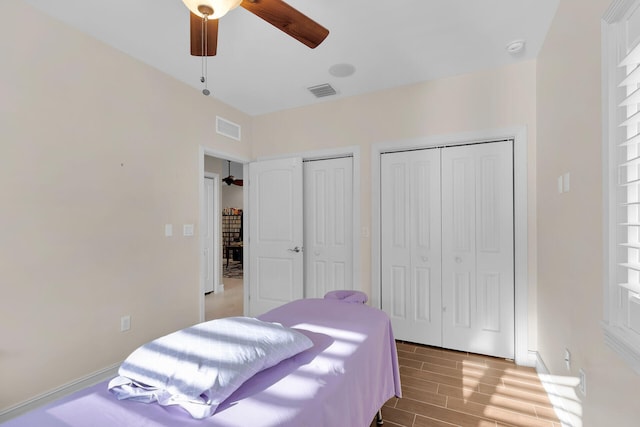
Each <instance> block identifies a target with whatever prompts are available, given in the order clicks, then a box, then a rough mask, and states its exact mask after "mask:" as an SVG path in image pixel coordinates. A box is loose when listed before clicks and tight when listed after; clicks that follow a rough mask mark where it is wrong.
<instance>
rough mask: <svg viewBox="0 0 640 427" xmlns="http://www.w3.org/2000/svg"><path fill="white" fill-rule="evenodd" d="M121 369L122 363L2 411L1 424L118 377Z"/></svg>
mask: <svg viewBox="0 0 640 427" xmlns="http://www.w3.org/2000/svg"><path fill="white" fill-rule="evenodd" d="M119 367H120V363H116V364H114V365H112V366H108V367H106V368H103V369H101V370H99V371H96V372H93V373H91V374H89V375H85V376H84V377H81V378H78V379H76V380H74V381H71V382H68V383H66V384H63V385H61V386H60V387H56V388H54V389H52V390H49V391H47V392H44V393H42V394H39V395H37V396H35V397H32V398H31V399H28V400H25V401H24V402H21V403H18V404H17V405H14V406H11V407H9V408H6V409H2V410H0V423H3V422H5V421H8V420H10V419H11V418H15V417H17V416H19V415H22V414H25V413H27V412H29V411H31V410H33V409H36V408H38V407H39V406H42V405H45V404H47V403H49V402H53V401H54V400H57V399H60V398H61V397H64V396H67V395H69V394H71V393H74V392H76V391H78V390H82V389H83V388H86V387H90V386H92V385H94V384H97V383H99V382H101V381H104V380H107V379H109V378H113V377H115V376H116V375H118V368H119Z"/></svg>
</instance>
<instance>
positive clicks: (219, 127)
mask: <svg viewBox="0 0 640 427" xmlns="http://www.w3.org/2000/svg"><path fill="white" fill-rule="evenodd" d="M240 130H241V128H240V125H238V124H235V123H233V122H230V121H229V120H227V119H223V118H222V117H219V116H216V132H218V133H219V134H220V135H224V136H226V137H229V138H231V139H235V140H236V141H240Z"/></svg>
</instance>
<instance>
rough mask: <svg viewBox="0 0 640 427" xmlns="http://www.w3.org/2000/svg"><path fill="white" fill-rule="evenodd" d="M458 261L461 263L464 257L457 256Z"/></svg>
mask: <svg viewBox="0 0 640 427" xmlns="http://www.w3.org/2000/svg"><path fill="white" fill-rule="evenodd" d="M456 262H457V263H458V264H460V263H461V262H462V258H460V257H459V256H457V257H456Z"/></svg>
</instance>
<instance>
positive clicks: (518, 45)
mask: <svg viewBox="0 0 640 427" xmlns="http://www.w3.org/2000/svg"><path fill="white" fill-rule="evenodd" d="M523 50H524V40H514V41H512V42H511V43H509V44H508V45H507V52H509V53H510V54H511V55H516V54H518V53H520V52H522V51H523Z"/></svg>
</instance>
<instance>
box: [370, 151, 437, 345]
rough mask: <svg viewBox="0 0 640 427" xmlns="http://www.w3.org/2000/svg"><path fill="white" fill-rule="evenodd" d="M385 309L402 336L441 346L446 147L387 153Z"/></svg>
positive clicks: (383, 168)
mask: <svg viewBox="0 0 640 427" xmlns="http://www.w3.org/2000/svg"><path fill="white" fill-rule="evenodd" d="M381 201H382V203H381V228H382V230H381V243H382V248H381V255H382V295H381V297H382V309H383V310H384V311H385V312H386V313H387V314H388V315H389V317H390V318H391V322H392V325H393V332H394V335H395V337H396V338H397V339H400V340H405V341H411V342H418V343H424V344H430V345H436V346H440V345H441V342H442V323H441V318H442V312H441V310H442V301H441V283H440V277H441V276H440V268H441V258H440V223H441V220H440V150H438V149H431V150H417V151H408V152H399V153H386V154H383V155H382V158H381Z"/></svg>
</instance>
